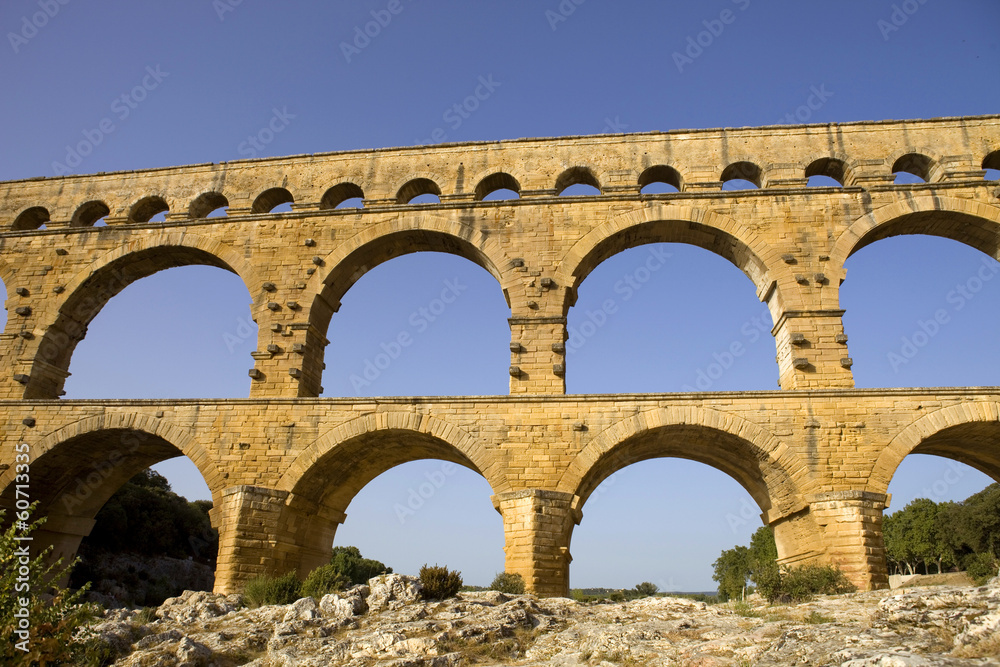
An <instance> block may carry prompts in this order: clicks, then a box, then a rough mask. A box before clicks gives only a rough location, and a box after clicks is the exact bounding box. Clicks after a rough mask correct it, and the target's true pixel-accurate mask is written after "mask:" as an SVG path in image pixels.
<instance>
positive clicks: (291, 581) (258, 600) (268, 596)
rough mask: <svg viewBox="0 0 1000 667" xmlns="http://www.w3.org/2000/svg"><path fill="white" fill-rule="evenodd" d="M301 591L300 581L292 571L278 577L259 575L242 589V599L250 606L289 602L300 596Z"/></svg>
mask: <svg viewBox="0 0 1000 667" xmlns="http://www.w3.org/2000/svg"><path fill="white" fill-rule="evenodd" d="M301 591H302V582H301V581H299V578H298V577H297V576H296V575H295V573H294V572H288V573H286V574H283V575H281V576H280V577H269V576H267V575H261V576H259V577H255V578H253V579H251V580H250V581H248V582H247V584H246V587H244V589H243V601H244V602H246V604H247V606H249V607H252V608H256V607H262V606H264V605H269V604H291V603H293V602H295V601H296V600H298V599H299V598H300V597H301V595H300V593H301Z"/></svg>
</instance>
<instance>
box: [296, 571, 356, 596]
mask: <svg viewBox="0 0 1000 667" xmlns="http://www.w3.org/2000/svg"><path fill="white" fill-rule="evenodd" d="M350 584H351V582H350V580H349V579H348V578H347V577H345V576H344V575H343V574H341V573H340V572H339V571H337V568H336V567H335V566H333V565H321V566H320V567H317V568H316V569H315V570H313V571H312V572H310V573H309V576H308V577H306V580H305V581H303V582H302V589H301V591H300V593H301V595H302V597H310V598H316V599H317V600H319V599H320V598H322V597H323V596H324V595H326V594H327V593H336V592H337V591H342V590H344V589H345V588H347V587H348V586H349V585H350Z"/></svg>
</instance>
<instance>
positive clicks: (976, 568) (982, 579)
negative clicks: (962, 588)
mask: <svg viewBox="0 0 1000 667" xmlns="http://www.w3.org/2000/svg"><path fill="white" fill-rule="evenodd" d="M964 565H965V573H966V574H967V575H969V578H970V579H972V581H973V582H975V584H976V586H982V585H984V584H985V583H986V582H987V581H989V580H990V579H992V578H993V577H995V576H997V566H998V563H997V561H996V559H995V558H993V554H988V553H981V554H971V555H969V556H968V557H967V558H966V559H965V563H964Z"/></svg>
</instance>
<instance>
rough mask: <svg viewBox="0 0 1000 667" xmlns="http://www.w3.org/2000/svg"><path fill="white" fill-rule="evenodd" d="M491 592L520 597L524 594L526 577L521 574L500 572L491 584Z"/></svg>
mask: <svg viewBox="0 0 1000 667" xmlns="http://www.w3.org/2000/svg"><path fill="white" fill-rule="evenodd" d="M490 590H491V591H500V592H501V593H510V594H513V595H520V594H522V593H524V577H522V576H521V575H519V574H508V573H507V572H500V573H498V574H497V576H496V577H494V579H493V583H492V584H490Z"/></svg>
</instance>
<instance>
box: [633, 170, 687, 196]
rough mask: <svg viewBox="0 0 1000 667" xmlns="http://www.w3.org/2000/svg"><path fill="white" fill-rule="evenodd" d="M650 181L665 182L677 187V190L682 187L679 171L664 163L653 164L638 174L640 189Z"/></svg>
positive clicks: (682, 179) (682, 181)
mask: <svg viewBox="0 0 1000 667" xmlns="http://www.w3.org/2000/svg"><path fill="white" fill-rule="evenodd" d="M651 183H666V184H667V185H672V186H674V187H675V188H677V191H678V192H680V191H681V190H683V189H684V178H683V177H682V176H681V173H680V172H679V171H677V170H676V169H674V168H673V167H670V166H668V165H665V164H657V165H653V166H652V167H648V168H647V169H645V170H644V171H643V172H642V173H641V174H639V189H640V190H642V188H644V187H646V186H647V185H650V184H651Z"/></svg>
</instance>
